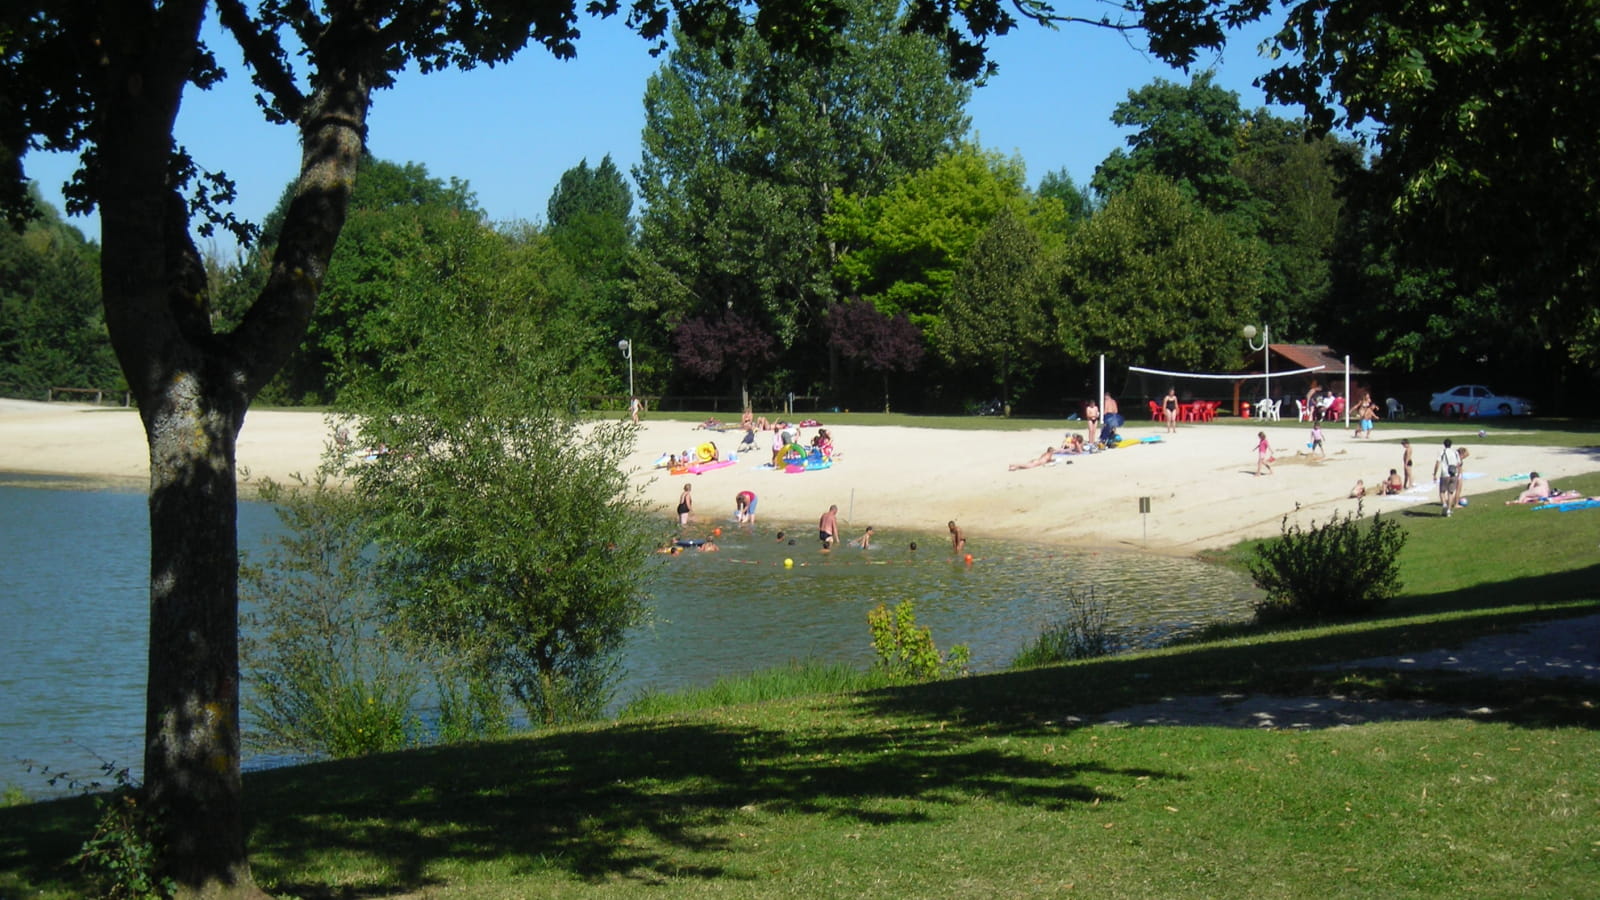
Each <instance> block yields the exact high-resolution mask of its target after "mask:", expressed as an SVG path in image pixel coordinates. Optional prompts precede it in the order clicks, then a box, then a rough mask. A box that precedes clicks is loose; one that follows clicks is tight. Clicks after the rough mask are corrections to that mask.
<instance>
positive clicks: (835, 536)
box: [817, 503, 839, 550]
mask: <svg viewBox="0 0 1600 900" xmlns="http://www.w3.org/2000/svg"><path fill="white" fill-rule="evenodd" d="M817 540H819V541H821V542H822V549H824V550H831V549H833V545H834V544H836V543H838V542H839V505H838V504H837V503H836V504H834V505H832V506H830V507H828V511H827V512H825V513H823V514H822V518H821V519H819V520H818V521H817Z"/></svg>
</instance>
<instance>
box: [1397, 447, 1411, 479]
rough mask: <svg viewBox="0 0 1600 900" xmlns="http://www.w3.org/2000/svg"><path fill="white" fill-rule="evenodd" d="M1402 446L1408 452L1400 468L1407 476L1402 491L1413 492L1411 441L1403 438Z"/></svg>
mask: <svg viewBox="0 0 1600 900" xmlns="http://www.w3.org/2000/svg"><path fill="white" fill-rule="evenodd" d="M1400 446H1401V447H1404V448H1405V451H1406V452H1405V456H1404V457H1403V458H1402V462H1401V467H1400V470H1401V472H1403V473H1404V475H1405V477H1404V478H1403V479H1402V482H1403V486H1402V488H1401V489H1402V490H1407V491H1409V490H1411V439H1410V438H1401V439H1400Z"/></svg>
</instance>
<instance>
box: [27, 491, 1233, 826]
mask: <svg viewBox="0 0 1600 900" xmlns="http://www.w3.org/2000/svg"><path fill="white" fill-rule="evenodd" d="M58 482H59V480H50V481H47V480H44V479H39V480H36V481H34V482H32V483H30V481H28V480H26V479H22V478H18V477H15V476H8V477H6V478H5V479H4V484H0V565H3V566H4V572H5V577H4V578H3V579H0V626H3V627H0V786H4V785H6V784H14V785H16V786H18V787H21V788H23V789H24V790H26V791H28V792H29V793H30V794H34V795H40V794H45V793H48V792H49V791H50V789H49V788H48V787H47V786H46V785H45V784H44V782H43V781H42V779H41V778H40V777H39V776H38V775H36V774H30V773H29V772H28V771H27V768H26V761H35V762H38V763H43V764H46V765H48V766H50V768H51V769H53V770H65V771H68V772H70V773H72V774H74V775H84V776H94V775H98V762H99V761H100V760H107V761H113V762H116V763H117V764H119V765H126V766H130V767H131V768H133V769H134V770H135V772H136V773H137V763H138V761H139V758H140V755H141V754H140V744H141V735H142V732H143V727H144V725H143V720H144V671H145V665H146V659H145V649H146V641H147V634H146V625H147V609H146V605H147V596H148V585H147V573H148V567H149V538H148V523H147V518H146V517H147V507H146V503H145V497H144V495H143V494H142V493H131V492H116V491H105V490H58V489H49V487H50V486H52V485H56V484H58ZM709 527H710V526H705V528H702V529H701V530H702V531H704V530H705V529H707V528H709ZM779 527H782V526H778V525H775V524H766V523H763V524H762V525H760V526H757V527H754V528H752V527H749V526H745V527H742V528H735V527H733V526H732V525H725V526H724V528H725V529H726V531H725V533H724V534H723V536H722V538H721V541H720V544H721V547H722V551H721V552H719V553H688V554H684V555H682V556H676V557H665V556H658V557H655V558H653V559H651V560H650V562H649V565H650V566H651V567H652V578H651V593H652V606H653V614H652V616H651V621H650V622H649V623H648V624H647V625H646V626H644V627H641V628H639V629H637V630H636V631H635V632H634V633H633V634H632V635H631V636H630V640H629V643H628V648H627V651H626V653H625V655H624V660H623V663H624V666H625V668H626V670H627V674H626V677H625V680H624V681H623V683H622V684H621V686H620V688H619V690H618V697H619V699H621V700H626V699H627V698H629V697H632V696H634V695H636V694H637V693H638V692H639V691H640V690H642V689H645V688H651V689H659V690H672V689H675V688H680V687H685V686H692V685H701V684H708V683H710V682H711V681H713V680H715V679H716V678H717V677H718V676H720V675H726V674H741V673H745V672H749V671H752V670H756V669H761V668H766V667H770V666H773V665H778V664H782V663H784V662H787V661H789V660H799V659H808V658H814V659H819V660H826V661H845V662H849V663H853V664H857V665H860V666H863V667H865V666H867V665H869V664H870V663H871V661H872V650H871V646H870V643H869V641H868V632H867V623H866V615H867V611H868V610H870V609H871V608H872V607H874V606H876V605H877V604H879V603H887V604H890V605H893V604H895V603H899V602H901V601H904V600H912V601H915V603H916V608H917V620H918V622H919V623H921V624H924V625H928V626H930V627H931V628H932V630H933V636H934V640H935V641H936V642H937V643H938V644H939V645H940V646H941V647H947V646H949V645H950V644H955V643H964V644H967V645H968V646H969V647H970V648H971V649H972V663H973V668H974V670H976V671H980V672H981V671H988V670H993V669H997V668H1003V667H1005V666H1006V665H1007V664H1008V663H1009V662H1010V660H1011V658H1012V657H1013V656H1015V655H1016V653H1017V652H1018V651H1019V650H1020V649H1022V647H1024V646H1025V645H1026V644H1028V643H1029V642H1030V641H1031V640H1032V638H1033V637H1034V636H1036V635H1037V634H1038V632H1039V630H1040V629H1041V628H1042V627H1043V626H1044V625H1045V624H1047V623H1048V622H1050V621H1051V620H1052V619H1053V618H1055V617H1056V616H1057V615H1058V611H1059V610H1060V609H1061V604H1062V602H1063V598H1064V597H1066V596H1067V594H1068V592H1069V591H1072V590H1085V589H1088V588H1090V587H1092V588H1093V589H1094V591H1095V594H1096V596H1097V597H1098V598H1099V599H1100V600H1102V601H1104V602H1105V604H1106V606H1107V608H1108V611H1109V618H1110V620H1111V625H1112V626H1113V627H1114V628H1116V629H1117V630H1118V631H1120V632H1122V633H1124V634H1126V635H1128V636H1129V638H1130V640H1131V641H1133V642H1134V643H1140V644H1144V643H1155V642H1159V641H1160V640H1163V639H1165V638H1168V637H1171V636H1173V635H1176V634H1179V633H1182V632H1184V631H1187V630H1191V629H1194V628H1196V627H1199V626H1201V625H1204V624H1206V623H1209V622H1214V621H1218V620H1222V619H1233V618H1243V617H1245V616H1247V615H1248V613H1249V609H1250V603H1251V601H1252V600H1253V598H1254V597H1255V596H1256V592H1255V590H1254V588H1253V587H1252V586H1251V585H1250V584H1249V581H1248V579H1247V578H1245V577H1243V576H1240V575H1238V574H1236V573H1231V572H1227V571H1224V570H1221V569H1217V568H1215V567H1212V566H1207V565H1204V564H1201V563H1198V562H1194V561H1192V560H1183V559H1170V558H1164V557H1151V556H1139V555H1135V554H1121V553H1095V552H1092V551H1063V550H1061V549H1058V548H1044V547H1033V546H1028V545H1022V544H1014V543H1007V544H1000V543H991V542H986V541H984V540H983V539H982V537H981V536H974V538H973V540H972V541H971V543H970V545H969V548H968V550H969V552H970V553H971V554H972V555H973V557H974V560H973V563H972V564H971V565H970V566H969V565H967V564H965V562H964V561H963V560H958V559H955V558H954V557H953V555H952V554H951V552H950V548H949V542H948V540H947V539H945V538H944V536H942V535H939V534H932V533H929V534H912V533H896V532H887V533H885V532H880V534H879V535H878V537H877V540H876V543H877V545H878V546H876V547H874V549H871V550H859V549H854V548H849V547H844V548H839V549H837V550H835V551H833V552H832V553H830V554H823V553H821V552H819V550H818V545H817V543H816V541H815V539H814V533H815V532H814V530H813V527H812V526H810V525H806V526H796V527H794V528H793V532H794V533H795V534H797V535H799V537H797V538H796V539H795V544H794V545H792V546H791V545H789V544H788V543H787V542H786V541H779V540H775V539H774V533H775V531H776V530H777V529H778V528H779ZM277 529H278V524H277V518H276V516H275V515H274V514H273V513H272V510H271V509H270V508H269V507H266V506H263V505H261V504H256V503H243V504H241V505H240V510H239V533H240V545H241V547H243V548H245V549H246V550H251V549H261V548H262V547H263V545H264V542H265V541H266V540H268V539H270V537H271V536H272V535H274V534H276V533H277ZM846 533H847V535H849V536H854V535H855V534H858V533H859V530H858V529H855V530H853V529H849V528H847V529H846ZM912 540H915V541H917V542H918V544H919V545H920V546H921V547H922V549H920V550H917V551H915V552H912V551H910V550H908V549H907V547H906V545H907V544H908V543H909V542H910V541H912ZM786 558H787V559H792V560H793V561H794V563H795V565H794V566H793V567H785V566H784V564H783V562H784V560H785V559H786ZM245 689H246V690H248V689H249V686H248V685H246V686H245ZM246 726H247V727H248V723H246ZM278 762H281V759H278V758H274V757H266V756H259V755H256V756H247V757H246V760H245V767H246V768H247V769H248V768H259V767H262V766H266V765H272V764H275V763H278Z"/></svg>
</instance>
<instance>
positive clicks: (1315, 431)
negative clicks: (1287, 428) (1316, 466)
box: [1311, 422, 1328, 459]
mask: <svg viewBox="0 0 1600 900" xmlns="http://www.w3.org/2000/svg"><path fill="white" fill-rule="evenodd" d="M1311 452H1312V453H1321V454H1322V458H1323V459H1327V458H1328V450H1327V448H1326V447H1324V446H1323V445H1322V423H1321V422H1312V423H1311Z"/></svg>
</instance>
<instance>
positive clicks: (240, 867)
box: [96, 0, 370, 897]
mask: <svg viewBox="0 0 1600 900" xmlns="http://www.w3.org/2000/svg"><path fill="white" fill-rule="evenodd" d="M205 7H206V3H205V2H204V0H171V2H168V3H165V4H162V5H160V7H159V8H157V9H151V8H150V6H149V5H147V4H139V3H120V2H119V3H109V4H106V10H107V11H106V16H105V31H104V34H103V35H102V36H101V37H102V40H103V42H104V43H103V46H104V52H103V55H102V56H101V59H100V66H101V72H100V75H101V77H103V78H104V81H103V82H102V84H101V91H102V92H103V93H102V98H103V103H102V105H101V109H102V110H103V115H102V117H101V120H100V128H101V134H100V140H99V144H98V147H99V166H98V168H97V171H96V176H97V178H98V184H97V185H96V186H97V188H98V191H97V193H98V197H99V205H100V211H101V228H102V233H101V241H102V246H103V251H102V257H101V261H102V282H103V284H102V286H103V292H104V304H105V311H106V323H107V326H108V330H109V332H110V335H111V340H112V345H113V347H114V348H115V349H116V353H117V358H118V361H119V363H120V364H121V366H122V369H123V372H124V374H125V375H126V376H127V379H128V384H129V386H130V387H131V388H132V390H133V394H134V396H135V398H136V399H137V400H138V406H139V414H140V417H141V419H142V421H143V423H144V429H145V437H146V440H147V441H148V443H149V450H150V649H149V664H148V680H147V684H146V701H145V702H146V711H145V753H144V779H143V781H144V791H145V795H146V805H147V808H148V809H150V810H151V811H152V812H153V814H154V815H155V816H156V819H157V822H158V823H159V825H160V828H161V831H160V839H161V843H160V845H159V847H160V850H161V867H162V870H163V874H166V875H169V876H171V877H172V878H173V879H174V880H175V881H176V882H177V884H178V886H179V890H180V893H181V894H182V895H184V896H199V897H264V896H265V894H263V893H262V892H261V891H260V890H259V889H258V888H257V887H256V886H255V883H254V880H253V878H252V876H251V873H250V865H249V859H248V855H247V852H246V844H245V834H244V826H243V791H242V781H241V777H240V771H239V762H240V752H239V751H240V735H239V656H238V654H239V628H238V536H237V532H236V516H237V499H238V498H237V491H238V488H237V481H236V477H237V473H236V463H235V448H236V446H237V441H238V435H239V431H240V429H241V428H242V427H243V424H244V417H245V412H246V410H247V409H248V408H249V404H250V401H251V400H252V399H253V398H254V396H255V394H256V393H257V392H258V391H259V390H260V389H261V387H262V386H263V385H264V384H266V382H267V381H268V380H269V379H270V378H271V377H272V375H273V373H275V372H276V371H277V370H278V369H279V368H280V367H281V366H282V365H283V363H284V361H285V360H286V359H287V358H288V356H289V354H290V353H291V352H292V351H293V350H294V348H295V347H296V346H297V345H298V344H299V343H300V341H301V340H302V339H303V337H304V335H305V332H306V329H307V327H308V325H309V323H310V318H311V312H312V309H313V307H314V304H315V301H316V296H317V292H318V290H319V289H320V287H321V283H322V278H323V275H324V273H325V271H326V267H327V262H328V259H329V258H330V257H331V256H332V254H333V248H334V244H335V242H336V240H337V238H338V234H339V231H340V229H341V228H342V227H343V224H344V216H345V210H346V208H347V205H348V202H349V196H350V190H351V187H352V186H353V184H354V181H355V170H356V164H357V162H358V161H359V159H360V155H361V151H362V135H363V132H364V129H365V120H366V112H367V107H368V100H369V96H370V86H369V81H368V79H367V77H366V76H365V74H363V73H364V72H365V69H364V68H363V66H362V63H363V61H364V57H363V54H361V53H360V52H350V51H352V50H354V51H359V50H360V49H361V48H360V46H359V41H360V40H361V37H360V36H361V34H362V31H361V29H359V28H345V29H343V31H342V33H341V29H339V28H338V27H334V28H330V29H329V35H330V37H329V38H326V39H333V40H340V39H342V40H343V41H344V43H343V44H342V45H341V47H340V50H341V51H345V52H349V56H348V59H350V60H351V64H350V65H348V66H346V67H344V68H340V69H338V70H337V71H334V72H332V73H326V77H325V78H322V79H321V80H320V81H319V91H318V93H317V94H316V95H315V96H314V97H313V98H312V102H311V103H309V104H308V105H307V109H306V112H305V114H304V116H303V118H302V120H301V139H302V158H301V174H300V179H299V182H298V184H297V189H296V196H295V198H294V200H293V201H292V202H291V204H290V207H289V212H288V214H287V217H286V219H285V222H284V227H283V238H282V240H281V241H280V243H279V246H278V249H277V252H276V256H275V258H274V264H273V271H272V275H271V276H270V278H269V280H268V283H267V285H266V287H265V288H264V289H263V291H262V293H261V295H260V296H259V297H257V298H256V300H255V302H254V303H253V304H252V306H251V308H250V310H249V311H248V312H247V313H246V315H245V317H244V319H243V322H242V323H241V325H240V326H239V328H238V329H237V330H236V331H234V332H233V333H232V334H227V335H218V334H214V333H213V332H212V330H211V324H210V316H209V312H208V310H207V308H206V283H205V274H204V267H203V265H202V263H201V258H200V254H199V252H198V250H197V249H196V247H195V245H194V242H193V239H192V238H191V237H190V234H189V224H190V223H189V211H188V209H187V208H186V206H185V204H184V202H183V200H182V197H181V195H180V194H179V193H178V190H179V188H180V187H181V186H180V185H177V184H174V183H173V182H172V180H171V169H172V167H171V159H172V154H173V149H174V144H173V139H172V132H173V123H174V121H175V120H176V117H177V112H178V107H179V103H180V101H181V98H182V92H183V90H184V87H185V86H186V84H187V81H188V76H189V74H190V72H191V70H192V66H193V63H194V48H196V47H197V46H198V41H199V31H200V24H201V20H202V18H203V16H204V11H205ZM338 24H339V23H338V22H337V21H336V22H335V25H336V26H337V25H338Z"/></svg>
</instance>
